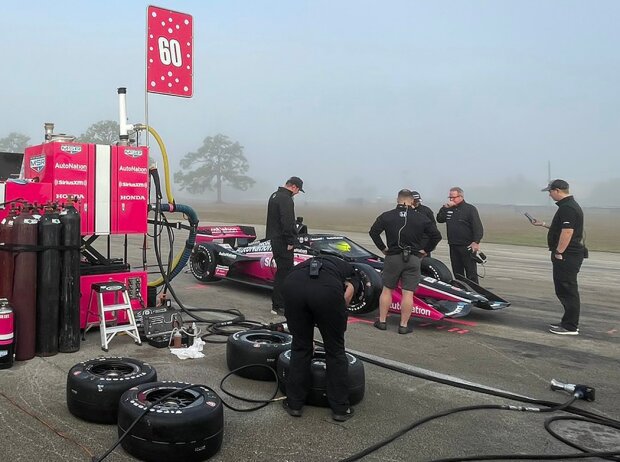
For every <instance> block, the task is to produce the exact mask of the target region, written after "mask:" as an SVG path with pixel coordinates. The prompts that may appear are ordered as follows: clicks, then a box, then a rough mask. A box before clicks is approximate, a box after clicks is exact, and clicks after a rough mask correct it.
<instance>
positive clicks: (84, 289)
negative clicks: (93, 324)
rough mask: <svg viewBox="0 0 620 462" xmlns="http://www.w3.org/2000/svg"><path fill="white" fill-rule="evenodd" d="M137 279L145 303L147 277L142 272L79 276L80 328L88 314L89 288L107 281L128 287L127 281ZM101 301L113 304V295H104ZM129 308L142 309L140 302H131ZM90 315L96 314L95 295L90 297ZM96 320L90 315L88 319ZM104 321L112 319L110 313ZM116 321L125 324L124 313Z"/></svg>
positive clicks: (82, 327)
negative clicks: (117, 282) (120, 283)
mask: <svg viewBox="0 0 620 462" xmlns="http://www.w3.org/2000/svg"><path fill="white" fill-rule="evenodd" d="M132 278H138V279H139V280H140V293H141V294H142V300H144V302H145V303H146V292H147V289H146V287H147V283H148V281H147V275H146V272H144V271H128V272H124V273H110V274H93V275H89V276H81V277H80V293H81V297H80V328H81V329H84V328H85V327H86V313H87V312H88V303H89V300H90V298H91V286H92V284H94V283H96V282H108V281H119V282H122V283H124V284H126V285H127V287H129V279H132ZM103 301H104V303H105V304H112V303H114V295H113V294H105V295H104V298H103ZM131 306H132V308H133V309H134V310H139V309H141V308H142V305H141V304H140V300H137V299H136V300H131ZM91 312H92V313H96V312H97V300H96V296H95V294H93V297H92V308H91ZM96 319H97V318H96V317H94V316H93V315H92V314H91V315H90V317H89V321H94V320H96ZM106 319H108V320H110V319H112V313H107V314H106ZM118 321H119V323H120V324H124V323H127V316H125V315H124V313H119V316H118Z"/></svg>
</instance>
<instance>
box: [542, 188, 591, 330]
mask: <svg viewBox="0 0 620 462" xmlns="http://www.w3.org/2000/svg"><path fill="white" fill-rule="evenodd" d="M542 191H549V196H550V197H551V199H553V200H554V201H555V205H557V206H558V210H557V211H556V212H555V215H554V216H553V220H552V221H551V225H547V223H545V222H544V221H538V220H533V221H532V224H533V225H534V226H542V227H545V228H548V229H549V231H548V232H547V245H548V246H549V250H550V251H551V262H552V264H553V284H554V286H555V294H556V295H557V297H558V299H559V300H560V302H561V303H562V306H563V307H564V316H563V317H562V321H561V322H560V323H559V324H551V325H550V326H549V332H551V333H553V334H559V335H579V313H580V311H581V300H580V298H579V287H578V284H577V274H578V273H579V270H580V269H581V264H582V263H583V259H584V257H585V255H586V252H587V249H586V247H585V246H584V244H583V211H582V210H581V207H580V206H579V204H578V203H577V201H576V200H575V198H574V197H573V196H572V195H571V194H570V192H569V188H568V183H567V182H566V181H564V180H560V179H558V180H553V181H552V182H550V183H549V185H547V187H546V188H544V189H542Z"/></svg>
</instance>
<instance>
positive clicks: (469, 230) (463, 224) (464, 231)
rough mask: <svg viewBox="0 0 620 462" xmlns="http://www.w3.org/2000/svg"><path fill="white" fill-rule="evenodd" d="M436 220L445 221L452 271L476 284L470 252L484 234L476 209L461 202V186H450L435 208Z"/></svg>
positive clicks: (474, 267) (462, 196) (463, 198)
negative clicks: (446, 194) (443, 202)
mask: <svg viewBox="0 0 620 462" xmlns="http://www.w3.org/2000/svg"><path fill="white" fill-rule="evenodd" d="M437 222H438V223H445V224H446V229H447V233H448V245H449V247H450V263H451V264H452V273H454V276H455V277H456V276H457V275H460V276H465V277H466V278H467V279H469V280H470V281H473V282H475V283H476V284H478V271H477V268H476V260H474V258H473V257H474V254H476V253H477V252H479V251H480V241H481V240H482V235H483V234H484V228H483V227H482V221H481V220H480V215H478V209H476V207H474V206H473V205H471V204H469V203H467V202H465V193H464V192H463V190H462V189H461V188H458V187H454V188H450V194H449V195H448V202H446V203H445V204H444V205H443V207H441V209H440V210H439V212H437Z"/></svg>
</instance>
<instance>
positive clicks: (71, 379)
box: [67, 357, 157, 424]
mask: <svg viewBox="0 0 620 462" xmlns="http://www.w3.org/2000/svg"><path fill="white" fill-rule="evenodd" d="M119 366H120V367H124V368H126V369H128V370H130V372H128V373H123V374H120V375H118V376H113V375H102V374H99V373H97V371H96V369H97V368H102V369H105V368H107V367H109V368H113V367H117V368H118V367H119ZM156 380H157V372H156V371H155V369H154V368H153V367H152V366H151V365H150V364H148V363H145V362H143V361H140V360H138V359H133V358H125V357H107V358H103V357H102V358H95V359H90V360H87V361H84V362H81V363H78V364H76V365H74V366H73V367H72V368H71V369H70V370H69V373H68V374H67V407H68V408H69V411H70V412H71V413H72V414H73V415H75V416H76V417H79V418H81V419H84V420H88V421H91V422H98V423H110V424H112V423H116V418H117V413H118V403H119V401H120V398H121V396H122V394H123V393H124V392H125V391H127V390H128V389H130V388H132V387H134V386H136V385H140V384H143V383H149V382H154V381H156Z"/></svg>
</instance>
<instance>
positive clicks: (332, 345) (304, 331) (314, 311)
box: [282, 255, 355, 422]
mask: <svg viewBox="0 0 620 462" xmlns="http://www.w3.org/2000/svg"><path fill="white" fill-rule="evenodd" d="M354 278H355V270H354V268H353V266H351V265H350V264H349V263H347V262H345V261H344V260H341V259H339V258H337V257H333V256H327V255H326V256H321V257H314V258H311V259H309V260H306V261H305V262H303V263H300V264H299V265H297V266H295V267H294V268H293V270H292V271H291V272H290V273H289V275H288V276H287V277H286V279H285V280H284V284H283V285H282V295H283V297H284V306H285V316H286V321H287V323H288V328H289V331H290V332H291V334H292V335H293V344H292V348H291V361H290V366H289V375H288V378H287V382H286V396H287V398H286V400H285V401H283V402H282V405H283V406H284V409H285V410H286V412H288V413H289V414H290V415H291V416H293V417H301V413H302V408H303V406H304V404H305V402H306V397H307V395H308V392H309V391H310V387H311V384H312V378H311V369H310V368H311V363H312V355H313V350H314V340H313V338H314V326H315V325H316V326H317V327H318V328H319V331H320V332H321V336H322V337H323V343H324V346H325V358H326V361H327V399H328V401H329V406H330V407H331V409H332V418H333V419H334V420H336V421H339V422H344V421H346V420H348V419H349V418H351V417H352V416H353V408H352V407H351V406H350V405H349V388H348V369H349V364H348V361H347V357H346V354H345V350H344V332H345V331H346V329H347V306H348V304H349V303H350V301H351V297H352V296H353V293H354V288H353V284H352V283H351V282H350V281H351V279H354Z"/></svg>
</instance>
